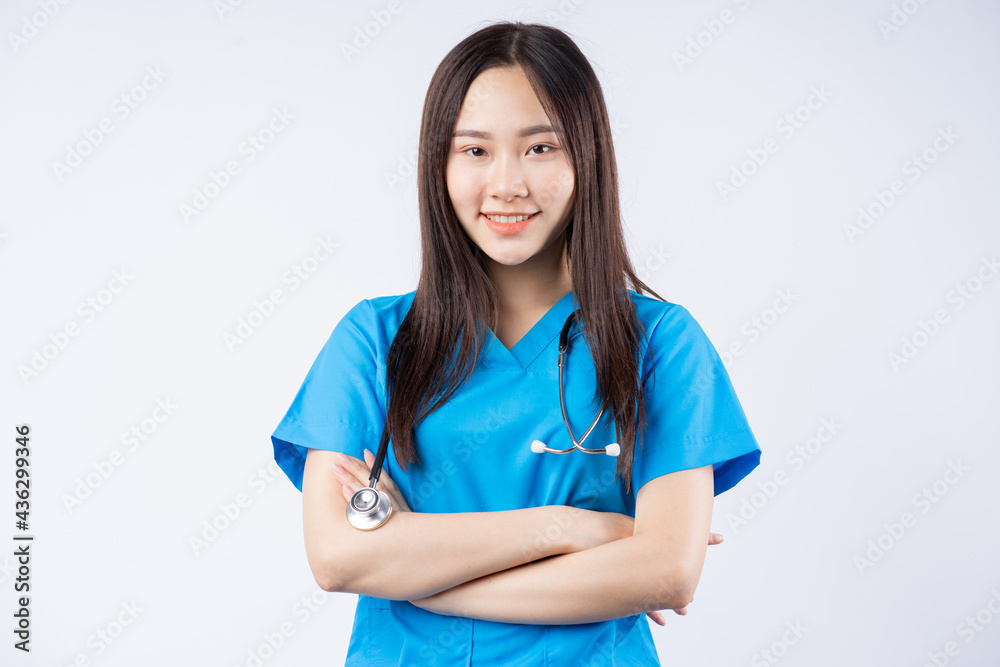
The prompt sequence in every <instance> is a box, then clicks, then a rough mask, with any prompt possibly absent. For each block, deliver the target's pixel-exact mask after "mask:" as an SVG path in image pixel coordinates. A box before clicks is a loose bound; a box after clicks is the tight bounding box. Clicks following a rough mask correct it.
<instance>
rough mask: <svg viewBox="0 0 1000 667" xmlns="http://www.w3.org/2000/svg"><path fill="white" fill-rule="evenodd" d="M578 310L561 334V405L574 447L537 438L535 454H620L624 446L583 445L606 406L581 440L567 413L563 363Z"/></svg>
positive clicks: (534, 443) (534, 446)
mask: <svg viewBox="0 0 1000 667" xmlns="http://www.w3.org/2000/svg"><path fill="white" fill-rule="evenodd" d="M578 312H579V311H578V310H574V311H573V312H572V313H570V316H569V317H567V318H566V323H565V324H563V328H562V332H560V334H559V407H560V408H561V409H562V417H563V423H564V424H566V431H567V432H569V439H570V441H571V442H572V443H573V446H572V447H567V448H566V449H553V448H552V447H549V446H547V445H546V444H545V443H544V442H542V441H541V440H535V441H534V442H532V443H531V451H532V452H534V453H535V454H542V453H544V452H551V453H553V454H569V453H570V452H572V451H574V450H577V449H578V450H580V451H581V452H585V453H587V454H607V455H608V456H618V455H619V454H621V452H622V448H621V447H619V446H618V443H617V442H613V443H611V444H610V445H607V446H606V447H604V448H602V449H591V448H589V447H584V446H583V441H584V440H586V439H587V436H589V435H590V432H591V431H593V430H594V427H595V426H597V422H598V421H600V419H601V415H603V414H604V407H603V406H602V407H601V409H600V411H598V413H597V416H596V417H594V421H592V422H591V423H590V428H588V429H587V432H586V433H584V434H583V437H582V438H580V439H579V440H577V439H576V436H575V435H573V429H572V428H570V425H569V416H568V415H567V414H566V398H565V396H564V391H563V365H564V364H565V361H566V355H568V354H569V329H570V327H571V326H572V325H573V322H574V321H576V314H577V313H578Z"/></svg>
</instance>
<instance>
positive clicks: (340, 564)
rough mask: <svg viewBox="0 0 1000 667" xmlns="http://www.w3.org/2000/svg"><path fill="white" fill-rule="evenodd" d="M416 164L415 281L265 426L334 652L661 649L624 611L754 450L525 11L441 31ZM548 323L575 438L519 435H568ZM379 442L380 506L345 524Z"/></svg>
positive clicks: (353, 320) (596, 134) (537, 656)
mask: <svg viewBox="0 0 1000 667" xmlns="http://www.w3.org/2000/svg"><path fill="white" fill-rule="evenodd" d="M418 173H419V176H418V190H419V198H420V225H421V243H422V259H423V263H422V267H421V274H420V279H419V283H418V286H417V289H416V290H415V291H413V292H410V293H408V294H403V295H399V296H382V297H376V298H372V299H366V300H363V301H361V302H360V303H358V304H357V305H356V306H354V308H352V309H351V310H350V311H349V312H348V313H347V314H346V315H345V316H344V317H343V318H342V320H341V321H340V322H339V323H338V324H337V326H336V327H335V329H334V331H333V333H332V335H331V336H330V339H329V341H328V342H327V344H326V345H325V346H324V348H323V350H322V351H321V352H320V354H319V356H318V358H317V359H316V361H315V363H314V364H313V366H312V368H311V370H310V371H309V374H308V375H307V377H306V379H305V381H304V382H303V384H302V387H301V388H300V389H299V392H298V395H297V396H296V398H295V400H294V402H293V404H292V406H291V408H289V410H288V412H287V414H286V415H285V417H284V419H283V420H282V421H281V423H280V424H279V426H278V427H277V429H276V430H275V432H274V434H273V436H272V441H273V444H274V452H275V459H276V461H277V462H278V464H279V465H280V466H281V467H282V469H283V470H284V471H285V472H286V473H287V474H288V476H289V478H290V479H291V481H292V482H293V483H294V484H295V485H296V487H297V488H299V489H300V490H301V491H302V494H303V512H304V515H303V516H304V530H305V541H306V554H307V557H308V560H309V565H310V568H311V569H312V572H313V574H314V576H315V578H316V581H317V583H319V585H320V586H321V587H322V588H323V589H324V590H327V591H339V592H345V593H357V594H359V598H358V606H357V610H356V614H355V621H354V628H353V632H352V635H351V643H350V647H349V649H348V656H347V664H348V665H396V664H400V665H404V664H405V665H410V664H414V665H431V664H434V665H459V664H461V665H468V664H472V665H510V664H517V665H521V664H525V665H535V664H538V665H543V664H550V665H554V664H559V665H563V664H567V665H569V664H572V665H577V664H595V665H596V664H603V665H612V664H613V665H645V664H649V665H658V664H659V660H658V658H657V655H656V649H655V647H654V645H653V641H652V637H651V634H650V631H649V626H648V622H647V621H646V617H645V616H644V614H646V613H648V614H649V615H650V616H651V617H653V618H654V620H656V621H657V622H662V617H660V615H659V614H658V612H657V611H656V610H661V609H673V610H675V611H677V612H678V613H683V612H684V610H685V608H686V605H687V604H688V603H689V602H690V601H691V599H692V597H693V593H694V590H695V588H696V586H697V583H698V579H699V577H700V574H701V570H702V565H703V562H704V557H705V551H706V548H707V544H708V542H709V537H710V533H709V523H710V521H711V515H712V499H713V496H714V495H717V494H719V493H721V492H722V491H725V490H727V489H729V488H731V487H732V486H733V485H734V484H736V483H737V482H738V481H740V480H741V479H742V478H743V477H745V476H746V475H747V474H748V473H749V472H750V471H751V470H752V469H753V468H754V467H755V466H757V465H758V463H759V460H760V450H759V448H758V446H757V443H756V440H755V438H754V436H753V434H752V433H751V430H750V428H749V426H748V424H747V421H746V417H745V415H744V413H743V410H742V408H741V406H740V404H739V401H738V399H737V397H736V395H735V393H734V391H733V387H732V384H731V383H730V380H729V377H728V375H727V373H726V370H725V368H724V366H723V365H722V362H721V360H720V358H719V355H718V354H717V353H716V351H715V349H714V348H713V346H712V344H711V342H710V341H709V340H708V338H707V336H706V335H705V333H704V332H703V330H702V329H701V327H700V326H699V325H698V324H697V322H696V321H695V320H694V318H693V317H692V316H691V315H690V313H689V312H688V311H687V310H686V309H684V308H683V307H682V306H680V305H677V304H672V303H668V302H665V301H664V300H662V299H660V298H659V297H658V295H657V299H653V298H651V297H649V296H645V295H644V294H643V293H644V292H652V291H651V290H649V288H648V287H647V286H646V285H645V284H644V283H642V282H641V281H640V280H638V278H637V277H636V276H635V273H634V272H633V269H632V266H631V263H630V260H629V257H628V253H627V251H626V248H625V244H624V241H623V235H622V228H621V227H622V226H621V217H620V212H619V205H618V192H617V172H616V166H615V157H614V150H613V146H612V142H611V131H610V126H609V122H608V115H607V111H606V108H605V104H604V99H603V93H602V91H601V88H600V85H599V82H598V80H597V78H596V76H595V74H594V72H593V69H592V68H591V67H590V65H589V63H588V62H587V60H586V58H585V57H584V55H583V54H582V53H581V52H580V50H579V49H578V48H577V47H576V45H575V44H574V43H573V42H572V40H571V39H570V38H569V37H568V36H566V35H565V34H564V33H563V32H561V31H559V30H557V29H554V28H551V27H548V26H544V25H525V24H522V23H498V24H495V25H491V26H488V27H486V28H484V29H482V30H480V31H478V32H476V33H475V34H472V35H470V36H469V37H467V38H466V39H464V40H463V41H462V42H461V43H460V44H458V45H457V46H456V47H455V48H454V49H452V51H451V52H450V53H448V55H447V56H446V57H445V58H444V60H443V62H442V63H441V65H440V66H439V67H438V69H437V71H436V72H435V74H434V77H433V79H432V81H431V84H430V87H429V90H428V93H427V98H426V100H425V106H424V112H423V119H422V123H421V130H420V151H419V165H418ZM626 280H627V283H626ZM627 284H630V285H631V286H632V288H634V289H636V290H639V292H636V291H633V290H632V289H628V288H627ZM653 294H654V295H655V293H653ZM574 312H576V313H577V320H576V322H575V323H574V322H573V321H572V320H571V319H569V316H570V315H572V314H573V313H574ZM567 323H568V325H569V326H570V329H569V330H568V337H567V340H568V343H569V347H570V350H571V351H570V352H567V356H566V360H565V368H564V370H563V373H564V377H563V391H564V397H565V405H566V415H567V418H568V420H569V425H570V427H571V428H572V430H573V433H574V434H576V437H577V438H579V437H581V436H582V434H583V433H584V432H586V431H587V428H588V427H589V425H590V424H591V422H592V421H593V419H594V415H597V414H598V412H599V410H601V409H602V407H603V408H605V410H604V412H603V413H601V415H600V419H599V420H598V422H597V423H596V426H595V427H594V429H593V431H592V432H591V433H590V435H589V437H588V438H587V440H586V443H585V444H583V445H582V446H584V447H588V448H591V449H596V450H598V452H599V453H598V454H596V455H593V454H588V453H584V452H581V451H571V452H570V453H568V454H566V455H562V456H560V455H558V454H555V453H550V452H545V451H543V452H540V453H536V452H533V451H532V444H531V443H532V442H533V441H535V440H538V441H541V442H542V443H544V445H547V446H548V447H549V448H552V449H566V448H569V447H572V446H573V442H572V441H571V440H570V436H569V434H568V432H567V426H566V424H565V422H564V420H563V413H562V410H561V407H560V398H559V397H560V385H559V382H560V380H559V370H558V368H559V365H558V356H559V351H558V347H559V338H560V334H561V332H562V329H563V326H564V324H567ZM654 369H655V374H654V372H653V371H654ZM385 406H388V407H387V408H386V407H385ZM380 436H381V439H380ZM637 436H638V438H637ZM382 443H387V444H388V445H389V448H388V454H387V455H386V456H385V457H384V470H383V472H382V475H381V477H380V479H379V483H378V488H379V489H380V490H382V491H383V492H385V493H386V494H387V496H389V499H390V501H391V504H392V507H393V510H392V512H391V514H390V516H389V518H388V520H387V521H386V522H385V523H384V524H383V525H381V526H380V527H378V528H377V529H375V530H369V531H362V530H357V529H355V528H354V527H352V526H351V525H350V524H349V523H348V521H347V519H346V508H347V503H348V502H349V500H350V498H351V496H352V494H353V493H354V492H355V491H358V490H359V489H361V488H363V487H364V486H366V485H367V484H368V476H369V471H370V468H371V466H372V465H373V456H372V452H373V451H376V450H377V449H378V446H379V445H380V444H382ZM612 444H617V445H618V448H619V449H620V453H619V454H618V456H607V455H605V454H604V453H602V452H601V450H602V449H604V448H606V447H607V446H608V445H612ZM634 445H635V446H634ZM613 449H614V447H611V448H610V450H613ZM612 453H613V452H612Z"/></svg>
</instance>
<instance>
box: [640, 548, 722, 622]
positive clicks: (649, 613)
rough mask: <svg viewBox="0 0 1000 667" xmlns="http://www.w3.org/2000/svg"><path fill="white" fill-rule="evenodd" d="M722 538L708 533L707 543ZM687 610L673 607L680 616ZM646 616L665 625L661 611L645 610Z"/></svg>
mask: <svg viewBox="0 0 1000 667" xmlns="http://www.w3.org/2000/svg"><path fill="white" fill-rule="evenodd" d="M724 539H725V538H724V537H723V536H722V535H721V534H720V533H712V532H709V533H708V544H709V546H711V545H713V544H719V543H721V542H722V540H724ZM687 611H688V610H687V607H682V608H681V609H674V613H675V614H678V615H680V616H684V615H685V614H687ZM646 616H649V617H650V618H651V619H653V623H656V624H657V625H666V624H667V619H665V618H664V617H663V613H662V612H659V611H647V612H646Z"/></svg>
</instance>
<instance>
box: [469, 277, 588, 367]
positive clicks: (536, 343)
mask: <svg viewBox="0 0 1000 667" xmlns="http://www.w3.org/2000/svg"><path fill="white" fill-rule="evenodd" d="M573 310H574V308H573V292H572V291H570V292H567V293H566V295H565V296H563V297H562V298H561V299H559V301H557V302H556V303H555V304H554V305H553V306H552V307H551V308H549V309H548V311H546V313H545V314H544V315H542V317H541V319H539V320H538V321H537V322H535V324H534V326H532V327H531V329H529V330H528V333H526V334H524V335H523V336H521V339H520V340H518V341H517V342H516V343H514V347H512V348H510V349H507V347H506V346H505V345H504V344H503V343H501V342H500V339H499V338H497V337H496V334H495V333H493V330H492V329H490V328H489V327H486V332H487V333H486V347H487V350H486V357H485V358H486V363H487V366H488V367H490V368H502V367H506V368H519V369H521V370H524V369H526V368H527V367H528V366H529V365H530V364H531V362H532V361H534V360H535V357H537V356H538V355H539V354H541V352H542V350H544V349H545V347H546V346H547V345H548V344H549V343H550V342H552V339H554V338H555V337H556V336H558V335H559V332H560V331H562V327H563V324H565V323H566V318H567V317H569V315H570V313H572V312H573Z"/></svg>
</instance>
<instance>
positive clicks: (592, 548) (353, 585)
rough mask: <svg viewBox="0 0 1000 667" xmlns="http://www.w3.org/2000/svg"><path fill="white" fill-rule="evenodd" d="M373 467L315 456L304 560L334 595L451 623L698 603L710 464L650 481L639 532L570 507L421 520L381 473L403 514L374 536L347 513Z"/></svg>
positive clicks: (642, 498)
mask: <svg viewBox="0 0 1000 667" xmlns="http://www.w3.org/2000/svg"><path fill="white" fill-rule="evenodd" d="M366 459H367V461H360V460H358V459H356V458H353V457H347V458H346V459H339V458H338V457H337V455H336V454H334V453H332V452H323V451H320V450H310V452H309V456H308V457H307V461H306V473H305V477H304V480H303V499H304V500H303V502H304V512H305V515H304V516H305V528H306V552H307V556H308V558H309V562H310V566H311V567H312V569H313V574H314V576H315V577H316V580H317V582H318V583H319V584H320V586H322V587H324V588H325V589H326V590H337V591H342V592H356V593H362V594H366V595H373V596H376V597H383V598H388V599H404V600H410V601H411V602H412V603H413V604H414V605H416V606H419V607H422V608H424V609H427V610H429V611H433V612H435V613H439V614H444V615H453V616H464V617H469V618H479V619H484V620H491V621H501V622H508V623H537V624H573V623H589V622H595V621H603V620H608V619H613V618H621V617H624V616H629V615H632V614H638V613H650V615H651V616H652V615H653V613H654V610H658V609H674V610H678V613H683V612H684V608H685V607H686V605H687V604H688V603H689V602H690V601H691V599H692V597H693V595H694V590H695V588H696V587H697V583H698V579H699V578H700V576H701V571H702V566H703V564H704V558H705V552H706V549H707V545H708V543H709V536H710V533H709V524H710V521H711V514H712V500H713V492H714V489H713V476H712V466H704V467H702V468H696V469H691V470H683V471H678V472H674V473H670V474H667V475H663V476H661V477H657V478H655V479H653V480H651V481H650V482H648V483H647V484H645V485H644V486H643V487H642V488H641V489H640V490H639V493H638V495H637V497H636V516H635V520H634V523H633V522H632V520H631V519H630V518H629V517H626V516H625V515H618V514H613V513H605V512H590V511H588V510H581V509H578V508H572V507H566V506H549V507H538V508H527V509H524V510H512V511H509V512H478V513H472V512H470V513H456V514H419V513H413V512H409V511H407V510H408V508H407V507H406V504H405V500H404V499H403V497H402V494H400V493H399V490H398V488H397V487H396V486H395V484H394V483H393V482H392V480H391V479H390V478H389V477H388V475H387V474H385V473H383V475H382V477H381V478H380V481H379V486H380V488H381V489H382V490H383V491H385V492H386V493H388V494H389V495H390V497H391V498H392V501H393V504H394V507H395V508H396V509H394V510H393V512H394V516H393V518H392V519H390V521H389V522H388V523H387V524H385V525H384V526H383V527H381V528H379V529H378V530H376V531H372V532H370V533H364V532H361V531H357V530H355V529H354V528H352V527H350V526H349V525H348V524H347V521H346V519H345V518H344V516H345V510H346V504H347V500H348V499H349V498H350V496H351V494H352V493H353V492H354V491H355V490H357V489H360V488H361V487H362V486H365V485H367V480H368V471H369V465H370V462H371V458H370V454H368V455H366ZM334 464H336V465H338V466H340V467H341V471H340V472H338V471H337V469H335V468H333V465H334ZM331 506H332V509H331ZM400 509H402V510H403V511H401V512H400V511H399V510H400ZM397 512H398V514H397ZM553 528H554V530H553ZM546 530H547V531H548V532H546ZM546 534H547V535H548V536H549V537H548V538H547V539H545V540H541V541H540V540H538V535H546ZM324 536H325V537H324ZM403 544H405V545H406V548H405V549H401V548H400V545H403ZM348 563H362V564H363V566H358V567H355V568H350V567H349V566H347V564H348ZM581 582H586V585H581ZM654 620H656V618H655V617H654ZM657 622H660V621H657Z"/></svg>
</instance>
